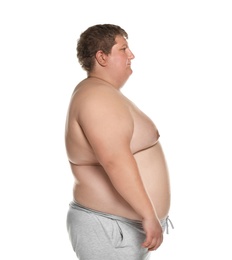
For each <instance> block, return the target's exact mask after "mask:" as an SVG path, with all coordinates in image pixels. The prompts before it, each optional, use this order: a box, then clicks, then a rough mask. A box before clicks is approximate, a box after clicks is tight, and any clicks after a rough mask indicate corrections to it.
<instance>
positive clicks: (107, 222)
mask: <svg viewBox="0 0 232 260" xmlns="http://www.w3.org/2000/svg"><path fill="white" fill-rule="evenodd" d="M161 224H162V227H163V230H165V227H166V225H167V220H166V219H165V220H163V221H161ZM67 230H68V234H69V238H70V241H71V243H72V247H73V250H74V251H75V253H76V255H77V257H78V259H79V260H148V259H149V256H150V251H148V250H147V249H146V248H143V247H142V246H141V244H142V242H143V241H144V240H145V233H144V231H143V228H142V223H141V221H134V220H130V219H127V218H123V217H119V216H115V215H111V214H106V213H103V212H99V211H95V210H92V209H89V208H86V207H83V206H82V205H80V204H78V203H76V202H71V203H70V207H69V210H68V215H67Z"/></svg>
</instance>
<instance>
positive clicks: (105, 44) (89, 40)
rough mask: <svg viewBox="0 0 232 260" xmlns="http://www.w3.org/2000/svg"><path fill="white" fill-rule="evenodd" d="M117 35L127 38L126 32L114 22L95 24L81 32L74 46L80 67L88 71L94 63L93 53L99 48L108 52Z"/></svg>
mask: <svg viewBox="0 0 232 260" xmlns="http://www.w3.org/2000/svg"><path fill="white" fill-rule="evenodd" d="M118 35H121V36H123V37H125V38H126V39H127V38H128V34H127V32H126V31H125V30H124V29H122V28H121V27H120V26H117V25H114V24H97V25H94V26H91V27H89V28H88V29H87V30H85V31H84V32H83V33H81V35H80V38H79V40H78V43H77V48H76V49H77V58H78V60H79V63H80V65H81V67H82V68H83V69H84V70H86V71H87V72H90V71H91V70H92V69H93V67H94V64H95V54H96V53H97V52H98V51H99V50H102V51H103V52H104V53H106V54H109V53H110V52H111V49H112V47H113V45H115V43H116V42H115V38H116V36H118Z"/></svg>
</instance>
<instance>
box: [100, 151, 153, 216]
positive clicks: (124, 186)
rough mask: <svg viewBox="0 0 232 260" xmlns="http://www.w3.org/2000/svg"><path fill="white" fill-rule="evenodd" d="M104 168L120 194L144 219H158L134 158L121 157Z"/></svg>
mask: <svg viewBox="0 0 232 260" xmlns="http://www.w3.org/2000/svg"><path fill="white" fill-rule="evenodd" d="M103 167H104V168H105V171H106V172H107V174H108V176H109V178H110V180H111V182H112V184H113V186H114V187H115V189H116V190H117V191H118V193H119V194H120V195H121V196H122V197H123V198H124V199H125V200H126V201H127V202H128V203H129V204H130V205H131V206H132V208H133V209H134V210H135V211H136V212H137V213H138V214H139V215H140V216H141V217H142V218H143V219H145V218H146V219H149V218H154V217H157V216H156V212H155V209H154V206H153V204H152V202H151V200H150V198H149V195H148V194H147V191H146V189H145V187H144V184H143V181H142V179H141V176H140V173H139V170H138V167H137V164H136V161H135V159H134V157H133V156H125V155H124V156H120V158H117V160H113V161H112V162H110V163H106V164H105V165H104V166H103Z"/></svg>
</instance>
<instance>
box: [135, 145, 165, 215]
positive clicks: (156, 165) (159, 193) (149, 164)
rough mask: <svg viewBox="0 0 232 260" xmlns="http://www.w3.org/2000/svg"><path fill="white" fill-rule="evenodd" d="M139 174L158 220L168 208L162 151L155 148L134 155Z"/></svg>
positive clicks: (159, 148)
mask: <svg viewBox="0 0 232 260" xmlns="http://www.w3.org/2000/svg"><path fill="white" fill-rule="evenodd" d="M135 159H136V161H137V164H138V167H139V172H140V174H141V177H142V180H143V182H144V185H145V187H146V190H147V192H148V194H149V196H150V198H151V200H152V202H153V204H154V206H155V208H156V211H157V214H158V216H159V218H164V217H165V216H167V214H168V211H169V208H170V183H169V173H168V167H167V164H166V161H165V157H164V154H163V150H162V148H161V145H160V143H159V142H158V143H157V144H156V145H155V146H153V147H151V148H149V149H147V150H144V151H141V152H140V153H137V154H135Z"/></svg>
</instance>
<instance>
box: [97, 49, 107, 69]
mask: <svg viewBox="0 0 232 260" xmlns="http://www.w3.org/2000/svg"><path fill="white" fill-rule="evenodd" d="M95 57H96V60H97V62H98V63H99V65H101V66H103V67H105V66H106V64H107V54H105V53H104V52H103V51H101V50H100V51H98V52H97V53H96V55H95Z"/></svg>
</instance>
